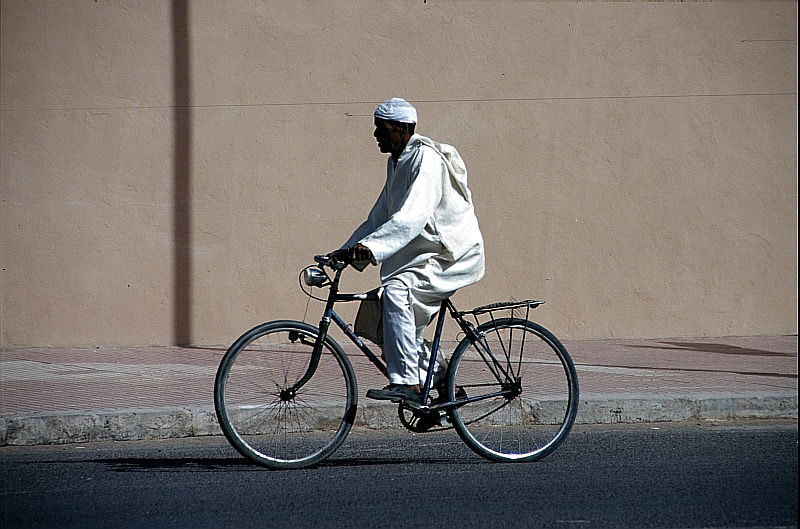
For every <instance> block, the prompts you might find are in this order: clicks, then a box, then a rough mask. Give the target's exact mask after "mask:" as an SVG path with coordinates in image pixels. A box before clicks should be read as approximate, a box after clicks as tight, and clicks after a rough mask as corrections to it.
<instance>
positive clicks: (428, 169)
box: [359, 147, 444, 263]
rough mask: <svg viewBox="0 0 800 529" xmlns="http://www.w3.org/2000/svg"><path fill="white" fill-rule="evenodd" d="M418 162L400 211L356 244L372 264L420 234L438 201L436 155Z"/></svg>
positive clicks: (439, 182) (439, 167) (439, 172)
mask: <svg viewBox="0 0 800 529" xmlns="http://www.w3.org/2000/svg"><path fill="white" fill-rule="evenodd" d="M423 149H424V150H428V149H429V148H428V147H423ZM421 158H422V159H421V160H420V165H419V169H418V174H417V176H416V178H414V180H413V183H412V184H411V187H410V188H409V189H408V191H407V192H406V194H405V197H404V198H403V201H402V204H401V205H400V207H399V208H398V209H397V211H396V212H394V213H393V214H392V215H391V217H390V218H389V219H388V220H387V221H386V222H384V223H383V224H381V225H380V226H378V227H377V228H376V229H375V230H374V231H373V232H372V233H371V234H370V235H368V236H366V237H364V238H363V239H361V240H360V241H359V242H360V243H361V244H362V245H363V246H366V247H367V248H369V250H370V252H371V253H372V258H373V262H378V263H380V262H382V261H385V260H386V259H388V258H389V257H391V256H392V255H394V254H395V253H397V252H398V251H400V250H401V249H403V248H404V247H405V246H406V245H407V244H408V243H410V242H411V241H412V240H414V239H415V238H416V237H417V236H418V235H419V234H420V233H422V230H423V229H424V228H425V225H426V224H427V223H428V221H429V220H430V219H431V218H432V217H433V213H434V211H435V210H436V206H438V204H439V202H440V201H441V198H442V174H443V173H442V171H443V170H444V168H443V165H442V164H443V162H442V160H441V158H440V157H439V155H438V154H437V153H435V152H433V151H430V150H429V151H428V152H427V153H423V156H422V157H421Z"/></svg>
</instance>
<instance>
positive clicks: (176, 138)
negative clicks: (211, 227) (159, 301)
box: [171, 0, 192, 345]
mask: <svg viewBox="0 0 800 529" xmlns="http://www.w3.org/2000/svg"><path fill="white" fill-rule="evenodd" d="M171 22H172V58H173V62H172V84H173V86H172V89H173V111H172V112H173V153H172V154H173V167H172V172H173V174H172V178H173V183H172V202H173V206H172V207H173V211H172V245H173V256H172V259H173V265H172V266H173V268H172V288H173V309H172V310H173V316H172V328H173V337H172V338H173V343H174V344H175V345H189V344H191V342H192V238H191V224H192V204H191V177H192V174H191V157H192V138H191V132H192V109H191V104H192V99H191V90H190V89H191V75H190V74H191V68H190V67H191V64H190V45H189V6H188V0H172V21H171Z"/></svg>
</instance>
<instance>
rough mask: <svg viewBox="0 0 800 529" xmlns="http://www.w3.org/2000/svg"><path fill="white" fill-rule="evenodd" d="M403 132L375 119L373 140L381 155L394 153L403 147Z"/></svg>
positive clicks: (390, 124)
mask: <svg viewBox="0 0 800 529" xmlns="http://www.w3.org/2000/svg"><path fill="white" fill-rule="evenodd" d="M404 134H405V130H403V129H402V128H398V127H397V126H395V125H394V124H393V123H390V122H388V121H386V120H383V119H381V118H375V133H374V134H373V135H374V136H375V139H377V140H378V148H379V149H380V150H381V152H383V153H396V152H398V151H400V150H402V147H404V146H405V143H404V142H405V138H404Z"/></svg>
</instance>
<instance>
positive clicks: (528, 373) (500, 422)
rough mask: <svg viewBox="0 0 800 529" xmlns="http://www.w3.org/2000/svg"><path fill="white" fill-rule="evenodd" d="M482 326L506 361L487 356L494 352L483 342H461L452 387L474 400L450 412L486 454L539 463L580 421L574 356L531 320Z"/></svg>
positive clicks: (469, 441)
mask: <svg viewBox="0 0 800 529" xmlns="http://www.w3.org/2000/svg"><path fill="white" fill-rule="evenodd" d="M476 331H477V333H478V335H479V336H481V340H480V342H481V343H483V345H484V346H485V347H487V348H488V349H489V351H491V353H492V355H494V357H495V358H497V360H498V361H499V365H494V362H492V361H491V360H490V362H489V363H487V362H486V361H485V359H490V357H489V356H488V355H487V354H486V353H485V352H483V351H482V350H481V345H480V343H475V344H473V343H472V342H470V340H469V339H468V338H465V339H463V340H462V341H461V342H459V344H458V346H457V347H456V350H455V352H454V353H453V357H452V359H451V360H450V365H449V367H448V372H447V390H448V394H449V398H450V401H451V402H452V401H455V400H456V398H455V395H456V388H463V389H464V390H465V391H466V393H467V397H466V398H464V397H462V398H460V399H458V400H459V402H460V404H458V405H457V406H455V407H454V408H453V409H451V410H450V412H449V413H450V418H451V421H452V423H453V426H454V428H455V430H456V432H458V435H459V436H460V437H461V439H462V440H463V441H464V442H465V443H466V444H467V446H469V447H470V448H471V449H472V450H473V451H474V452H476V453H477V454H479V455H481V456H483V457H485V458H487V459H490V460H492V461H498V462H512V461H538V460H539V459H542V458H543V457H545V456H547V455H548V454H550V453H551V452H552V451H553V450H555V449H556V448H557V447H558V445H559V444H561V443H562V442H563V441H564V439H565V438H566V437H567V435H568V434H569V431H570V429H571V428H572V424H573V423H574V422H575V417H576V415H577V413H578V377H577V374H576V372H575V366H574V364H573V363H572V359H571V358H570V356H569V353H568V352H567V350H566V349H565V348H564V346H563V345H562V344H561V342H559V341H558V339H557V338H556V337H555V336H553V334H552V333H550V332H549V331H548V330H547V329H545V328H544V327H542V326H541V325H538V324H536V323H533V322H531V321H528V320H525V319H521V318H502V319H497V320H492V321H489V322H486V323H484V324H482V325H480V326H479V327H478V328H477V329H476ZM489 364H492V366H491V368H490V365H489ZM517 381H518V382H517ZM504 391H505V394H504V395H497V393H501V392H504ZM493 394H494V396H492V395H493Z"/></svg>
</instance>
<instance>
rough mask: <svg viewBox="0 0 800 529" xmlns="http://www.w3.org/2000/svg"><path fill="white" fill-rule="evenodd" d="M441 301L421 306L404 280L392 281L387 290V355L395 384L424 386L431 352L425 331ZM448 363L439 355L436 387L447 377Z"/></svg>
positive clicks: (384, 351)
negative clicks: (445, 375)
mask: <svg viewBox="0 0 800 529" xmlns="http://www.w3.org/2000/svg"><path fill="white" fill-rule="evenodd" d="M439 306H440V302H433V303H430V304H420V303H419V302H418V301H417V300H415V299H414V297H413V296H412V294H411V292H410V291H409V289H408V287H407V286H405V285H404V284H403V283H402V282H401V281H397V280H389V281H388V282H387V283H386V284H385V285H384V290H383V356H384V359H385V360H386V367H387V369H388V371H389V382H390V383H392V384H405V385H415V384H424V383H425V379H426V378H427V376H428V361H429V359H430V356H431V350H430V347H429V344H428V342H427V340H425V339H424V337H423V335H424V333H425V328H426V327H427V326H428V324H429V323H430V321H431V317H432V316H433V314H434V313H435V312H436V310H438V308H439ZM446 366H447V363H446V361H445V360H444V358H443V356H442V355H441V354H438V355H437V361H436V367H435V371H434V378H433V382H432V384H435V383H436V382H437V381H438V380H439V379H441V378H442V377H443V376H444V372H445V369H446Z"/></svg>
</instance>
